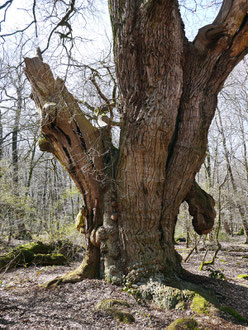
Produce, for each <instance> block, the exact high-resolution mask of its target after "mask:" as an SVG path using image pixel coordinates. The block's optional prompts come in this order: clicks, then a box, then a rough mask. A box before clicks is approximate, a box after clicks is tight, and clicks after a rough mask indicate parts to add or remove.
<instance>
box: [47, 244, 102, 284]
mask: <svg viewBox="0 0 248 330" xmlns="http://www.w3.org/2000/svg"><path fill="white" fill-rule="evenodd" d="M99 269H100V251H99V249H98V248H96V247H94V246H93V245H91V246H90V247H89V248H88V249H87V251H86V254H85V257H84V260H83V262H82V263H81V265H80V266H79V267H77V268H76V269H74V270H73V271H71V272H68V273H66V274H65V275H63V276H58V277H56V278H54V279H52V280H51V281H48V282H47V283H45V284H43V286H44V287H45V288H49V287H52V286H53V287H54V286H59V285H61V284H66V283H77V282H81V281H83V280H84V279H86V278H98V277H99Z"/></svg>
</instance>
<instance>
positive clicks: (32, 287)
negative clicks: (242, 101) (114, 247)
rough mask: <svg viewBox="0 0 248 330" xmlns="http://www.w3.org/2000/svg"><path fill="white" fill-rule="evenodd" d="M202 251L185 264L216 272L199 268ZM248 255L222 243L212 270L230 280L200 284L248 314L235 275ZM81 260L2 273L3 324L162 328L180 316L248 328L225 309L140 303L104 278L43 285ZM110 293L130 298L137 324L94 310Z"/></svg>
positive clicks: (245, 285)
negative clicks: (208, 311) (198, 309)
mask: <svg viewBox="0 0 248 330" xmlns="http://www.w3.org/2000/svg"><path fill="white" fill-rule="evenodd" d="M177 249H178V251H179V252H180V253H181V254H182V256H183V257H185V256H186V255H187V253H188V251H189V249H186V247H185V245H184V244H182V243H180V244H179V245H177ZM204 253H205V251H198V253H195V252H194V253H193V254H192V256H191V258H190V259H189V261H188V262H187V263H185V264H184V268H186V269H187V270H189V271H190V272H193V273H195V274H197V273H198V274H201V275H208V276H209V275H210V274H211V273H212V274H213V272H211V271H206V270H204V271H201V272H200V271H199V270H198V268H199V265H200V262H201V260H202V258H203V255H204ZM212 254H213V251H210V252H209V254H208V256H209V258H210V257H211V255H212ZM245 257H248V246H247V245H242V244H240V243H239V242H237V241H236V242H235V241H234V242H232V243H225V244H223V250H221V251H220V252H219V254H218V258H217V260H216V262H215V265H214V267H213V270H218V271H219V272H221V273H222V274H224V276H225V277H226V280H224V281H223V280H222V281H221V280H211V281H203V282H202V285H203V286H204V287H205V289H209V290H214V291H215V293H216V295H217V298H218V299H219V302H220V303H221V304H224V305H228V306H230V307H232V308H234V309H235V310H236V311H237V312H239V313H240V314H241V315H243V316H244V317H247V318H248V280H245V279H243V280H242V279H238V278H237V275H239V274H247V273H248V258H245ZM77 265H78V263H74V264H71V265H70V266H68V267H67V266H56V267H52V266H49V267H29V268H19V269H15V270H14V271H9V272H6V273H2V274H0V328H1V329H164V328H165V327H166V326H168V325H169V324H170V323H171V322H172V321H174V320H176V319H178V318H183V317H187V318H189V317H193V318H194V319H195V320H196V321H197V322H198V324H199V325H200V327H199V328H200V329H248V327H247V326H248V325H247V326H245V325H244V324H242V323H240V322H237V321H235V320H234V319H233V318H232V317H230V316H227V315H226V314H224V313H221V312H218V313H214V314H213V315H212V314H211V315H203V316H197V315H194V313H193V312H192V311H191V310H190V309H187V310H183V311H180V310H169V311H167V310H166V311H165V310H160V309H158V308H156V307H155V306H153V305H152V304H150V303H149V302H142V303H138V302H137V301H136V300H135V298H134V297H133V296H132V295H128V294H127V293H126V292H123V291H122V288H121V287H117V286H113V285H109V284H107V283H105V282H104V281H103V280H84V281H83V282H81V283H77V284H66V285H63V286H62V287H60V288H51V289H44V288H42V287H40V286H39V284H42V283H44V282H47V281H48V280H50V279H52V278H54V277H55V276H58V275H62V274H64V273H65V272H68V271H69V270H71V269H73V268H75V267H76V266H77ZM219 274H220V273H219ZM198 279H199V278H198ZM108 298H116V299H124V300H126V301H127V302H129V304H130V308H128V309H127V310H128V311H129V312H130V313H132V314H133V316H134V317H135V323H132V324H123V323H120V322H118V321H117V320H115V319H114V318H113V317H112V316H110V315H108V314H107V313H106V312H104V311H96V310H95V309H94V307H95V305H96V303H97V302H99V301H100V300H102V299H108Z"/></svg>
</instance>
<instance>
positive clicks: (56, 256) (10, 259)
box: [0, 242, 67, 272]
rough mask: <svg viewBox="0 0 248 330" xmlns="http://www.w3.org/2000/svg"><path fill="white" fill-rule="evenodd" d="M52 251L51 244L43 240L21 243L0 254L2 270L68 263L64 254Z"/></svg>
mask: <svg viewBox="0 0 248 330" xmlns="http://www.w3.org/2000/svg"><path fill="white" fill-rule="evenodd" d="M51 252H52V249H51V246H49V245H48V244H44V243H42V242H32V243H28V244H25V245H20V246H18V247H17V248H15V249H13V250H12V251H11V252H9V253H6V254H4V255H3V256H0V272H1V271H5V270H8V269H12V268H15V267H20V266H22V267H23V266H25V267H27V266H31V265H42V266H47V265H65V264H67V259H66V258H65V257H64V255H63V254H61V253H51Z"/></svg>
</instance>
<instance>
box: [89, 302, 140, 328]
mask: <svg viewBox="0 0 248 330" xmlns="http://www.w3.org/2000/svg"><path fill="white" fill-rule="evenodd" d="M128 307H130V305H129V304H128V303H127V302H126V301H125V300H120V299H104V300H102V301H100V302H99V303H97V304H96V306H95V310H97V311H105V312H106V313H107V314H109V315H111V316H112V317H113V318H115V319H116V320H117V321H119V322H123V323H133V322H135V318H134V316H133V315H132V314H131V313H129V312H127V311H125V310H122V309H123V308H124V309H125V308H128Z"/></svg>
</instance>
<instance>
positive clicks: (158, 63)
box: [25, 0, 248, 283]
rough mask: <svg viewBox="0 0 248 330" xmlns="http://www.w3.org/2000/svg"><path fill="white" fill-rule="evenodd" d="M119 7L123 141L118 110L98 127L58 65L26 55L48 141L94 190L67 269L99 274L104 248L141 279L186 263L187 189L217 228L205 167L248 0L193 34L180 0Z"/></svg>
mask: <svg viewBox="0 0 248 330" xmlns="http://www.w3.org/2000/svg"><path fill="white" fill-rule="evenodd" d="M241 5H242V10H241ZM109 7H110V14H111V21H112V27H113V37H114V55H115V61H116V72H117V77H118V87H119V91H120V95H121V97H120V100H121V103H122V104H121V105H122V107H121V109H122V110H121V115H122V119H121V126H120V128H121V135H120V146H119V149H118V150H115V148H114V147H113V146H112V144H111V136H110V128H111V126H110V125H111V120H110V125H109V126H108V127H106V128H102V129H97V128H95V127H93V126H92V125H91V123H90V122H89V121H88V120H87V119H86V118H85V117H84V116H83V114H82V112H81V110H80V109H79V107H78V105H77V103H76V101H75V99H74V98H73V96H72V95H71V94H70V93H69V92H68V91H67V89H66V88H65V86H64V82H63V81H62V80H61V79H59V78H57V79H56V80H54V78H53V76H52V73H51V71H50V69H49V66H48V65H46V64H44V63H42V62H41V60H39V59H38V58H33V59H28V58H26V59H25V63H26V68H25V72H26V75H27V77H28V79H29V81H30V82H31V85H32V88H33V95H34V99H35V103H36V106H37V108H38V109H39V111H40V113H41V117H42V121H41V126H42V132H43V134H44V138H45V139H44V141H43V146H42V145H41V147H42V148H43V150H46V151H49V152H52V153H53V154H54V155H55V156H56V157H57V158H58V159H59V160H60V162H61V163H62V164H63V165H64V167H65V168H66V169H67V171H68V173H69V174H70V176H71V177H72V179H73V180H74V182H75V183H76V185H77V187H78V189H79V191H80V192H81V194H82V196H83V207H82V210H81V213H80V217H81V220H82V221H81V223H83V225H82V228H81V229H82V231H83V232H84V233H85V235H86V237H87V239H88V248H87V253H86V258H85V260H84V263H83V264H82V265H81V266H80V267H79V269H77V270H76V271H75V272H74V273H71V274H67V275H66V276H65V277H63V278H62V279H60V281H76V280H81V279H82V278H83V277H91V276H97V275H98V274H99V267H98V266H99V257H100V253H101V254H102V255H103V256H104V266H105V268H104V272H105V277H106V279H107V280H110V281H112V282H115V283H120V282H121V281H122V278H123V275H125V276H126V278H127V279H129V280H131V281H140V280H142V279H144V278H148V277H150V276H154V275H155V274H158V273H159V274H161V273H162V274H164V275H165V276H173V275H174V274H177V275H180V274H182V268H181V264H180V258H179V257H178V255H177V253H176V252H175V249H174V244H173V243H174V238H173V235H174V230H175V224H176V220H177V214H178V210H179V206H180V204H181V203H182V202H183V201H184V200H186V201H187V203H188V204H189V212H190V214H191V215H192V216H193V225H194V228H195V230H196V232H197V233H199V234H203V233H208V232H209V231H210V230H211V228H212V227H213V223H214V217H215V211H214V201H213V199H212V197H211V196H210V195H209V194H207V193H206V192H204V191H203V190H202V189H201V188H200V187H199V185H198V184H197V183H196V182H195V175H196V173H197V172H198V171H199V169H200V166H201V164H202V163H203V161H204V158H205V155H206V147H207V134H208V130H209V126H210V123H211V121H212V118H213V116H214V112H215V108H216V103H217V94H218V92H219V91H220V89H221V88H222V86H223V83H224V81H225V79H226V77H227V76H228V74H229V72H230V71H231V70H232V68H233V67H234V66H235V65H236V64H237V63H238V62H239V61H240V60H241V59H242V57H243V56H244V55H245V54H246V53H247V43H246V42H245V40H246V39H245V38H246V36H247V30H248V28H247V22H246V11H247V9H248V5H247V3H246V0H236V1H233V2H230V1H224V2H223V6H222V8H221V10H220V13H219V15H218V16H217V18H216V19H215V21H214V22H213V24H212V25H210V26H206V27H204V28H202V29H201V30H200V31H199V33H198V35H197V36H196V38H195V40H194V42H193V43H190V42H188V41H187V39H186V37H185V35H184V30H183V24H182V20H181V17H180V14H179V10H178V3H177V1H175V0H170V1H169V0H167V1H166V0H165V1H154V0H148V1H136V0H132V1H131V0H128V1H120V0H110V1H109ZM110 110H111V109H110Z"/></svg>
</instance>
